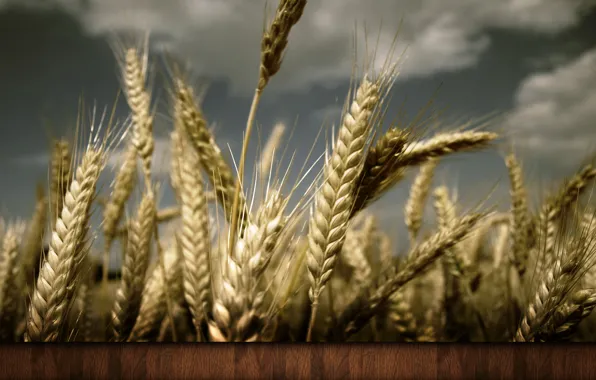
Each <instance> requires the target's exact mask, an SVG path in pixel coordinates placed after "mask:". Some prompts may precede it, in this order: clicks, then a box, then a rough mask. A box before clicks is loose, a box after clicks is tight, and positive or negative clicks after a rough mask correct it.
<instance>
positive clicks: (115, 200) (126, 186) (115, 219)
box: [102, 143, 137, 282]
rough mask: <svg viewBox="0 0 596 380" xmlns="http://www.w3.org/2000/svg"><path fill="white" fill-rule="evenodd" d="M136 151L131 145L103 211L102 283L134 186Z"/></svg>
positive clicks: (105, 279)
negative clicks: (125, 206)
mask: <svg viewBox="0 0 596 380" xmlns="http://www.w3.org/2000/svg"><path fill="white" fill-rule="evenodd" d="M136 172H137V149H136V148H135V146H134V145H133V144H132V143H131V144H130V145H129V146H128V148H127V150H126V153H125V156H124V162H123V163H122V166H121V167H120V170H118V174H116V178H115V179H114V184H113V187H112V193H111V194H110V198H109V200H108V201H107V203H106V205H105V207H104V210H103V223H102V228H103V233H104V257H103V274H102V278H103V281H104V282H105V281H107V277H108V276H107V275H108V273H107V271H108V268H109V264H110V250H111V248H112V242H113V241H114V238H115V237H116V235H117V233H118V231H117V229H118V223H119V222H120V219H122V214H123V213H124V205H125V204H126V201H127V200H128V198H129V197H130V194H131V193H132V190H133V189H134V187H135V185H136V179H137V177H136Z"/></svg>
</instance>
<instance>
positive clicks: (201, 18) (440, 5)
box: [0, 0, 585, 94]
mask: <svg viewBox="0 0 596 380" xmlns="http://www.w3.org/2000/svg"><path fill="white" fill-rule="evenodd" d="M6 2H7V0H4V3H6ZM13 3H14V2H13ZM25 3H28V4H46V6H47V4H48V3H52V2H51V1H50V2H48V1H33V0H29V1H25ZM53 3H54V4H56V5H57V6H60V7H62V8H63V9H65V10H67V11H68V12H70V13H72V14H73V15H74V16H76V17H77V18H78V19H80V20H81V22H82V24H83V25H84V27H85V28H86V30H87V31H88V32H89V33H91V34H99V35H104V34H106V33H111V32H119V31H130V30H133V31H140V30H151V31H152V32H153V34H154V36H155V37H157V40H158V44H159V45H160V46H161V47H162V48H163V47H164V46H167V47H169V48H170V49H171V50H172V51H173V52H178V53H182V54H181V55H182V57H183V58H185V59H188V60H189V62H190V63H191V66H192V71H193V73H195V74H201V75H206V76H208V77H210V78H222V79H226V80H229V82H230V84H231V89H232V91H234V92H235V93H240V94H249V93H250V91H252V89H253V88H254V86H255V84H256V75H257V68H258V60H259V42H260V41H259V40H260V34H261V31H262V28H263V20H264V16H265V13H264V10H265V3H266V2H265V0H254V1H247V0H169V1H163V0H86V1H81V0H54V1H53ZM582 3H585V1H584V0H567V1H561V0H501V1H490V2H489V1H477V0H401V1H395V0H369V1H362V0H324V1H323V0H309V2H308V5H307V8H306V11H305V14H304V16H303V19H302V20H301V21H300V23H299V24H298V25H297V26H296V27H295V28H294V30H293V31H292V34H291V36H290V39H291V42H290V44H289V51H288V52H287V54H286V57H285V62H284V65H283V68H282V70H281V72H280V73H279V74H278V78H276V80H274V81H272V83H271V87H272V89H273V90H275V89H277V90H290V91H291V90H303V89H307V88H309V87H310V86H312V85H313V84H318V85H322V86H330V85H334V84H335V83H337V82H339V81H344V80H345V79H346V78H348V77H349V76H350V74H351V69H352V64H353V45H352V41H353V35H354V32H355V30H354V22H358V23H359V28H358V30H357V31H358V32H359V34H360V37H362V38H363V33H362V25H366V26H367V30H368V33H369V35H368V41H369V43H370V44H374V43H375V42H376V41H377V33H379V31H380V35H379V44H378V48H377V51H378V61H379V62H381V63H382V61H383V59H384V58H385V57H384V55H385V54H387V52H388V51H389V50H390V46H391V43H392V41H393V38H394V36H395V33H396V32H397V31H398V29H399V35H398V41H399V44H398V48H397V50H396V54H398V55H399V54H401V52H403V49H404V48H405V47H406V46H408V50H407V57H408V58H407V60H405V62H404V64H403V67H402V72H401V76H402V77H403V78H407V77H412V76H423V75H429V74H434V73H438V72H445V71H452V70H458V69H462V68H465V67H470V66H473V65H474V64H475V63H476V62H477V60H478V58H479V57H480V55H481V54H482V53H483V51H484V50H485V49H486V48H487V47H488V46H489V44H490V40H489V37H488V36H487V34H486V32H487V30H488V29H489V28H505V29H514V30H524V31H531V32H535V33H546V34H550V33H556V32H559V31H561V30H563V29H565V28H568V27H570V26H573V25H575V24H576V23H577V21H578V20H579V17H580V12H581V10H582V6H581V5H582ZM2 4H3V2H2V1H1V0H0V7H1V6H2ZM268 4H269V7H268V8H267V9H268V12H267V14H268V15H269V16H271V15H272V14H273V11H274V6H275V5H276V1H269V2H268ZM400 21H403V22H402V25H401V28H399V25H400ZM381 22H382V28H381ZM358 46H359V58H361V59H362V58H363V56H362V52H363V51H364V47H365V46H364V44H362V39H360V43H359V45H358ZM369 47H370V46H369Z"/></svg>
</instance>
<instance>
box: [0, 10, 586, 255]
mask: <svg viewBox="0 0 596 380" xmlns="http://www.w3.org/2000/svg"><path fill="white" fill-rule="evenodd" d="M276 5H277V2H276V1H274V0H270V1H269V2H266V1H264V0H167V1H166V0H37V1H34V0H15V1H11V0H0V144H1V146H0V215H2V216H4V217H5V218H24V219H27V218H29V217H30V215H31V213H32V212H33V208H34V205H35V185H36V184H37V183H38V182H40V181H41V182H43V181H46V180H47V176H48V159H49V147H50V140H51V138H52V137H63V136H66V137H72V136H74V131H75V125H76V120H77V112H78V108H79V105H78V104H79V99H80V98H83V99H84V100H85V105H86V107H87V108H90V107H92V106H93V104H94V103H95V104H97V107H98V110H99V111H101V110H103V109H104V107H108V109H110V108H111V106H112V105H113V104H114V101H115V99H116V95H117V92H118V89H119V87H120V82H119V75H118V65H117V61H116V60H115V58H114V50H113V44H112V43H111V41H112V42H113V41H114V40H119V39H120V40H122V39H123V38H125V37H131V36H132V38H133V41H136V42H138V41H140V40H141V39H142V37H143V33H144V32H145V31H147V30H149V31H151V35H150V43H151V52H152V58H151V62H152V63H153V64H154V70H153V71H152V73H151V75H152V77H153V78H154V81H155V87H154V101H155V102H156V104H158V116H157V117H156V121H155V127H154V130H155V135H156V139H157V140H156V141H157V142H156V158H155V160H154V161H155V164H154V165H155V167H154V170H155V171H156V172H157V173H159V174H160V175H161V177H160V178H161V179H164V180H167V178H168V165H169V162H168V146H169V132H170V131H171V128H172V125H171V119H170V117H171V116H170V115H171V111H170V107H169V98H168V83H169V81H170V76H169V73H168V70H167V69H168V67H170V65H168V58H166V57H176V58H175V59H176V60H177V61H178V62H182V63H184V64H185V65H186V68H187V73H188V77H189V79H190V81H191V82H192V84H193V85H195V86H196V88H197V92H204V101H203V104H202V105H203V109H204V111H205V114H206V116H207V118H208V120H209V121H210V122H211V123H213V125H214V128H215V129H214V130H215V135H216V138H217V141H218V143H219V145H220V147H222V150H223V151H224V152H225V153H226V154H227V155H228V157H230V152H231V153H232V155H233V156H234V157H235V158H237V157H238V156H239V154H240V149H241V141H242V131H243V130H244V127H245V124H246V116H247V114H248V110H249V106H250V101H251V98H252V93H253V91H254V86H255V85H256V80H257V73H258V71H257V69H258V61H259V47H260V37H261V33H262V30H263V27H264V20H265V19H266V16H267V15H271V14H272V13H273V12H274V10H275V6H276ZM398 32H399V33H398ZM396 33H397V46H396V49H395V55H394V56H395V58H396V59H399V62H400V66H399V67H400V70H399V71H400V74H399V77H398V79H397V82H396V83H395V86H394V88H393V91H392V93H391V100H390V102H389V103H388V112H387V120H386V124H387V125H386V126H389V125H391V124H392V122H397V120H399V122H400V123H402V124H404V125H405V123H407V122H408V121H411V120H413V119H414V117H415V116H416V114H417V113H418V112H419V110H420V109H421V108H422V107H424V106H425V105H426V104H427V103H428V102H429V101H430V100H433V106H432V108H431V109H430V110H429V112H427V114H426V115H427V116H428V117H430V116H432V115H433V114H435V115H436V114H437V113H438V118H437V119H436V121H437V122H439V124H438V125H439V126H438V127H437V126H436V124H433V126H432V128H433V130H436V129H435V128H454V127H457V126H458V124H457V122H458V121H466V120H469V119H474V118H478V117H482V116H484V115H487V114H489V113H493V112H496V113H499V115H500V117H499V119H498V122H497V123H496V124H494V125H492V126H490V128H491V129H495V130H498V131H499V132H501V133H503V135H504V139H503V140H502V141H501V142H500V143H499V144H497V145H496V146H495V147H494V148H493V149H490V150H487V151H483V152H478V153H466V154H457V155H454V156H452V157H450V158H448V159H446V160H444V161H443V162H442V163H441V165H440V167H439V170H438V172H437V176H436V178H435V183H436V184H446V185H448V186H450V187H452V188H455V189H457V190H456V191H457V194H458V197H459V199H460V202H461V203H462V205H463V206H464V207H466V206H473V205H474V204H475V203H476V202H478V201H481V200H483V199H487V198H488V200H487V204H488V205H497V206H498V207H499V208H506V207H508V205H509V203H508V202H509V201H508V180H507V172H506V169H505V165H504V163H503V155H504V152H506V151H507V150H508V149H510V148H512V147H513V149H515V151H516V152H517V153H518V154H519V155H520V157H521V159H522V161H523V164H524V167H525V169H526V173H527V177H528V179H527V181H528V185H529V187H530V188H531V190H533V191H534V194H536V195H540V194H542V193H543V192H544V187H545V186H549V184H551V183H552V181H554V180H560V179H561V178H563V177H564V176H565V175H568V174H570V173H571V172H573V171H574V170H575V169H577V168H578V167H579V165H580V164H581V163H582V161H583V160H584V159H585V158H586V157H587V156H588V155H589V154H590V153H591V152H592V151H593V148H596V144H595V142H596V1H594V0H590V1H588V0H586V1H582V0H500V1H488V0H487V1H474V0H309V3H308V5H307V7H306V10H305V14H304V16H303V18H302V19H301V21H300V22H299V23H298V25H297V26H296V27H295V28H294V29H293V30H292V33H291V35H290V41H289V49H288V51H287V53H286V56H285V59H284V63H283V65H282V68H281V71H280V72H279V74H277V75H276V76H275V77H274V78H273V79H272V82H271V84H270V86H269V87H268V88H267V89H266V91H265V93H264V97H263V100H262V103H261V106H260V109H259V112H258V115H257V122H258V126H259V131H258V132H257V133H258V134H259V135H260V139H261V140H265V139H266V138H267V136H268V134H269V132H270V131H271V129H272V128H273V126H274V125H275V124H276V123H278V122H283V123H284V124H285V125H286V126H287V128H288V129H287V132H286V135H285V140H284V144H285V145H287V146H288V150H287V151H286V153H285V156H284V160H285V161H284V162H286V163H289V158H290V156H291V155H292V154H295V159H294V162H293V164H292V166H291V170H290V177H291V178H293V179H295V177H296V176H298V174H299V172H300V169H301V168H302V166H303V164H304V163H305V161H306V162H307V164H312V163H314V162H315V161H316V159H317V157H318V156H319V155H320V154H321V153H323V151H324V148H325V146H326V140H329V139H330V137H331V135H332V129H333V126H334V125H337V123H338V122H339V120H340V114H341V109H342V106H343V104H344V100H345V98H346V94H347V93H348V90H349V89H350V76H351V74H352V66H353V63H354V62H355V58H354V56H355V51H354V46H355V43H354V41H356V47H357V51H356V62H358V63H359V64H361V63H362V62H364V60H365V58H366V54H367V50H368V51H369V52H370V51H371V50H376V52H377V61H378V63H379V64H381V63H382V62H383V60H384V59H385V56H386V55H387V54H388V53H389V51H390V48H391V43H392V41H393V40H394V37H395V36H396ZM355 36H356V38H354V37H355ZM135 38H136V39H135ZM365 41H368V43H365ZM406 48H407V50H406ZM404 51H405V53H404ZM402 54H403V56H402ZM400 57H401V58H400ZM172 59H174V58H172ZM119 103H123V99H120V102H119ZM117 115H118V116H119V117H120V118H121V119H123V118H125V117H126V107H124V106H123V105H122V104H120V106H119V108H118V113H117ZM85 125H88V123H86V124H85ZM319 132H321V134H320V136H319V138H318V140H316V141H315V139H316V138H317V135H318V134H319ZM259 135H257V134H255V135H253V140H252V141H253V144H252V145H253V146H252V149H251V151H250V153H249V156H248V162H254V160H255V158H256V157H257V146H258V144H259ZM313 144H315V151H314V152H315V153H314V154H313V155H312V156H311V157H310V158H308V160H307V156H308V153H309V151H310V149H311V146H313ZM118 157H119V151H118V147H117V148H116V149H115V151H114V154H113V156H112V159H111V160H110V163H111V165H112V166H109V167H108V168H107V169H108V170H107V175H106V178H107V179H106V181H105V183H104V184H103V186H102V189H101V191H102V192H103V193H104V194H107V192H108V190H109V188H108V186H109V179H111V177H112V174H113V171H114V169H115V167H116V166H117V164H118ZM315 168H316V169H318V168H320V163H319V164H318V165H316V166H315ZM249 170H250V167H249ZM310 180H312V178H310ZM308 181H309V178H307V179H306V183H308ZM409 184H410V179H408V180H405V181H403V183H402V184H401V185H399V186H398V187H397V188H396V189H395V190H393V191H392V192H391V193H390V194H388V195H387V196H385V197H384V198H383V199H381V200H380V201H378V202H377V203H375V204H374V205H373V206H372V207H371V210H372V211H374V212H376V213H377V215H378V217H379V219H380V225H381V226H382V228H383V229H385V230H389V232H395V233H396V234H397V235H396V236H404V235H402V233H403V222H402V220H403V204H404V200H405V199H406V197H407V193H408V190H409ZM137 195H138V194H137ZM137 199H138V198H137ZM171 203H173V197H172V194H171V191H170V189H169V188H168V187H167V186H164V187H163V191H162V204H163V205H168V204H171ZM430 211H431V210H429V215H432V212H430ZM405 246H407V244H404V247H405Z"/></svg>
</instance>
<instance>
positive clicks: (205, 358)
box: [0, 344, 596, 379]
mask: <svg viewBox="0 0 596 380" xmlns="http://www.w3.org/2000/svg"><path fill="white" fill-rule="evenodd" d="M0 378H2V379H33V378H38V379H39V378H43V379H232V378H237V379H256V378H266V379H396V378H397V379H596V346H593V345H580V344H570V345H551V346H547V345H531V344H526V345H484V344H477V345H442V344H423V345H414V344H407V345H389V344H366V345H363V344H352V345H305V344H301V345H298V344H295V345H282V344H267V345H265V344H260V345H259V344H253V345H250V344H243V345H224V344H211V345H190V344H184V345H169V344H168V345H166V344H163V345H157V344H128V345H108V344H85V345H83V344H71V345H33V344H18V345H0Z"/></svg>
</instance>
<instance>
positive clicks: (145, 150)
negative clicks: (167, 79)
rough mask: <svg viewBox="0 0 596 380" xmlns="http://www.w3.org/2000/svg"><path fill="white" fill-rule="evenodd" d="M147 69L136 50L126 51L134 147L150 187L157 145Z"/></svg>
mask: <svg viewBox="0 0 596 380" xmlns="http://www.w3.org/2000/svg"><path fill="white" fill-rule="evenodd" d="M146 75H147V68H146V67H145V66H144V64H143V63H142V61H141V59H140V58H139V53H138V51H137V50H136V49H134V48H129V49H127V50H126V56H125V67H124V73H123V76H124V88H125V91H126V95H127V99H128V105H129V107H130V109H131V111H132V140H131V143H132V145H133V146H134V147H135V148H136V150H137V153H138V155H139V157H140V158H141V162H142V163H143V174H144V175H145V184H146V185H147V187H148V188H149V187H150V183H151V161H152V155H153V150H154V147H155V143H154V141H153V115H152V114H151V95H150V94H149V92H147V90H146V89H145V81H146Z"/></svg>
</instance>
